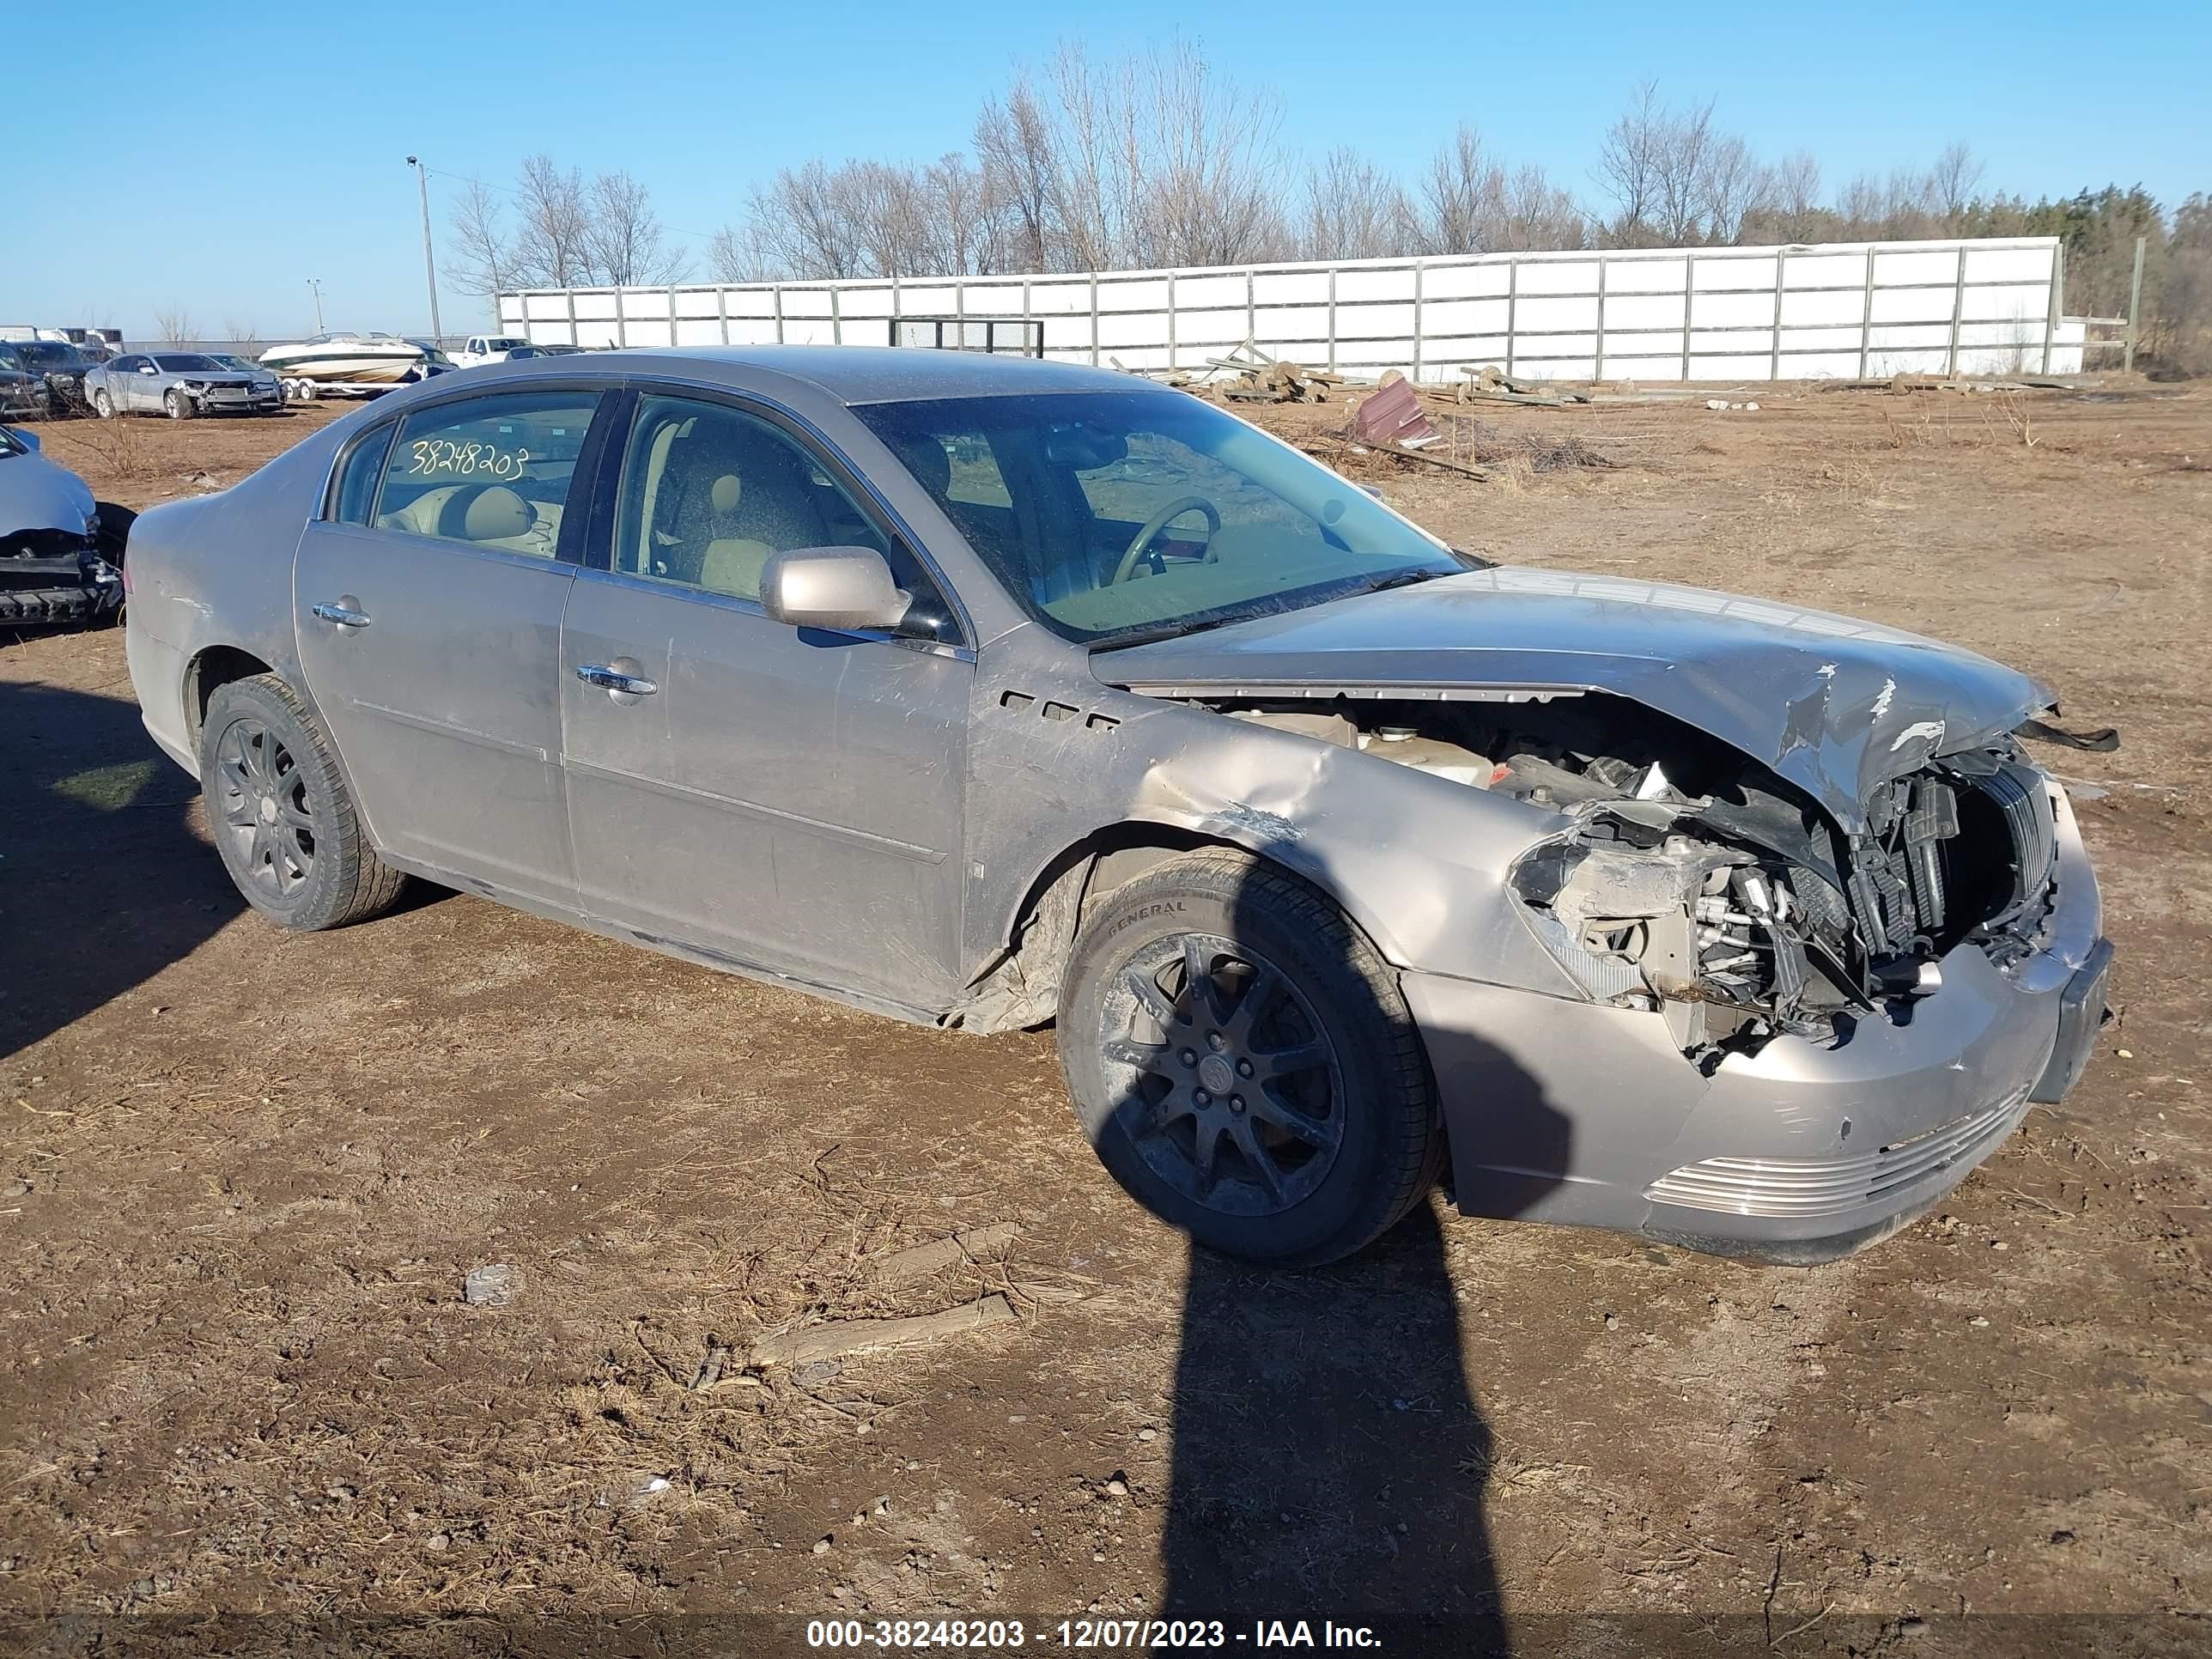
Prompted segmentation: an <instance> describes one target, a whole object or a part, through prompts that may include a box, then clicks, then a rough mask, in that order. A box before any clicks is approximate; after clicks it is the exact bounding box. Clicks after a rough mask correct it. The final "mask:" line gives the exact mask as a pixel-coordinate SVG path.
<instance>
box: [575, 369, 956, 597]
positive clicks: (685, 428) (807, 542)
mask: <svg viewBox="0 0 2212 1659" xmlns="http://www.w3.org/2000/svg"><path fill="white" fill-rule="evenodd" d="M800 547H866V548H869V549H872V550H874V551H875V552H877V553H879V554H881V555H882V556H884V561H885V562H887V563H888V564H890V568H891V574H892V576H893V577H894V579H895V580H896V581H897V583H898V585H899V586H901V587H902V588H904V589H905V590H906V591H907V592H909V593H911V594H913V595H914V597H915V605H914V609H913V612H912V617H913V622H914V624H915V625H914V626H912V627H909V628H904V629H902V630H901V631H902V632H906V633H914V634H919V635H921V636H923V637H927V638H935V639H945V640H953V639H956V638H957V629H954V627H953V625H952V624H951V621H950V618H949V616H948V614H947V612H946V611H945V605H944V603H943V601H942V600H941V599H939V597H938V595H937V592H936V586H935V584H934V583H933V582H932V581H931V580H930V578H929V576H928V574H927V573H926V572H925V571H924V570H923V569H922V568H921V565H920V563H919V562H918V561H916V560H915V558H913V557H912V556H911V555H909V554H908V551H907V550H906V549H905V548H904V547H903V546H902V545H901V544H900V543H899V542H898V540H897V538H896V537H894V536H892V535H890V533H889V532H887V531H885V530H884V528H883V527H882V526H880V525H879V524H878V522H877V521H876V520H875V518H874V516H873V514H872V513H870V512H869V511H868V510H867V509H866V508H865V507H862V506H861V505H860V503H859V502H858V501H855V500H854V498H853V496H852V495H850V494H849V493H848V491H847V490H846V489H844V487H843V486H842V485H841V484H840V483H838V482H837V480H836V478H835V477H833V476H831V474H830V473H829V470H828V469H827V468H826V467H825V466H823V464H822V463H821V462H820V461H819V460H818V459H816V458H815V457H814V456H813V455H812V454H811V453H809V452H808V451H807V450H806V449H805V448H804V447H802V446H800V445H799V443H797V442H796V441H793V439H792V438H791V437H789V436H788V435H786V434H785V433H784V432H782V431H781V430H780V429H779V428H776V427H775V426H773V425H771V424H770V423H769V422H766V421H763V420H761V419H759V418H758V417H757V416H751V415H748V414H745V413H744V412H743V411H741V410H735V409H732V408H730V407H729V406H728V405H726V404H715V403H708V402H705V401H703V400H701V399H696V398H672V397H660V396H656V395H653V394H650V393H648V394H647V395H646V396H645V397H642V398H640V399H639V400H638V405H637V415H636V418H635V420H634V421H633V422H631V425H630V434H629V447H628V449H627V451H626V452H625V453H624V456H623V471H622V488H621V491H620V494H619V495H618V497H617V508H616V515H615V568H616V569H617V571H620V572H622V573H623V574H625V575H631V576H642V577H646V578H647V579H649V580H655V581H668V582H680V583H683V584H684V585H685V586H691V587H696V588H701V589H703V590H704V591H705V592H710V593H720V594H725V595H726V596H728V597H729V598H732V599H751V600H755V601H757V600H758V599H759V598H760V584H761V572H762V569H763V568H764V567H765V566H766V565H767V563H768V562H769V558H770V557H771V556H773V555H775V554H777V553H785V552H789V551H790V550H793V548H800Z"/></svg>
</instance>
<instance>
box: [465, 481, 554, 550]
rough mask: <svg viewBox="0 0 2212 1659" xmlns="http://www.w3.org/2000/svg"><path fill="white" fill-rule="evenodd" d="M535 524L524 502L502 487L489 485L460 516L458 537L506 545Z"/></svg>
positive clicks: (502, 485) (523, 534) (534, 515)
mask: <svg viewBox="0 0 2212 1659" xmlns="http://www.w3.org/2000/svg"><path fill="white" fill-rule="evenodd" d="M537 522H538V515H537V514H536V513H533V512H532V511H531V507H530V503H529V502H528V501H524V500H523V499H522V497H521V496H520V495H516V494H515V493H514V492H513V490H512V489H508V488H507V486H506V485H505V484H493V485H492V486H491V487H490V488H489V489H484V490H482V491H480V492H478V494H477V495H476V496H475V497H474V498H473V499H472V500H471V501H470V502H469V505H468V508H467V510H466V511H465V512H464V513H462V514H461V534H462V535H464V536H465V537H467V538H469V540H471V541H472V542H498V541H506V540H507V539H508V538H511V537H515V536H526V535H528V534H529V533H530V526H532V525H533V524H535V523H537Z"/></svg>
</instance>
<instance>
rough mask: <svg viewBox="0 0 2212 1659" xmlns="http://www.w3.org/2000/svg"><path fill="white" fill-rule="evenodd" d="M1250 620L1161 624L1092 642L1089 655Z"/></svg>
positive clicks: (1206, 619)
mask: <svg viewBox="0 0 2212 1659" xmlns="http://www.w3.org/2000/svg"><path fill="white" fill-rule="evenodd" d="M1250 620H1251V618H1250V617H1194V618H1190V619H1188V620H1185V621H1183V622H1171V623H1159V624H1158V626H1157V627H1153V628H1139V629H1134V630H1133V631H1132V632H1130V633H1127V634H1116V635H1113V636H1112V637H1111V638H1110V639H1103V640H1093V641H1091V647H1090V648H1091V655H1092V656H1094V657H1095V656H1097V654H1098V653H1100V652H1102V651H1119V650H1120V649H1121V647H1124V646H1127V645H1151V644H1152V643H1154V642H1155V641H1159V640H1179V639H1181V638H1182V636H1183V635H1186V634H1203V633H1204V632H1205V631H1206V629H1209V628H1226V627H1227V626H1228V625H1229V624H1230V623H1237V622H1249V621H1250Z"/></svg>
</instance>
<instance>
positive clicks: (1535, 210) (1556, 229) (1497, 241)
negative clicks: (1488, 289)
mask: <svg viewBox="0 0 2212 1659" xmlns="http://www.w3.org/2000/svg"><path fill="white" fill-rule="evenodd" d="M1586 246H1589V219H1588V216H1586V215H1585V214H1584V213H1583V210H1582V209H1581V208H1579V207H1577V205H1576V204H1575V198H1574V197H1573V195H1572V194H1571V192H1569V191H1566V190H1565V189H1564V188H1562V187H1561V186H1560V185H1557V184H1555V183H1553V180H1552V179H1551V177H1550V175H1548V174H1547V173H1545V171H1544V170H1543V168H1541V167H1537V166H1536V165H1534V163H1533V162H1530V163H1527V164H1524V165H1523V166H1522V167H1516V169H1514V172H1513V173H1512V176H1511V177H1510V178H1509V179H1507V180H1506V181H1505V189H1504V194H1503V196H1502V197H1501V198H1500V202H1499V214H1498V223H1497V225H1496V227H1495V228H1494V229H1493V230H1492V233H1491V248H1492V251H1493V252H1499V253H1533V252H1544V251H1546V250H1549V249H1555V248H1575V247H1586Z"/></svg>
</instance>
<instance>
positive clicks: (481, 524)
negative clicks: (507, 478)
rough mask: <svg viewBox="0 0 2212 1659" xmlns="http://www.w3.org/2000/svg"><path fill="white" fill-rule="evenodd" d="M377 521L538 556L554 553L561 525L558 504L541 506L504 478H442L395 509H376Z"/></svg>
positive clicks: (549, 555) (418, 531)
mask: <svg viewBox="0 0 2212 1659" xmlns="http://www.w3.org/2000/svg"><path fill="white" fill-rule="evenodd" d="M378 522H379V523H380V525H381V526H383V527H385V528H386V529H391V530H404V531H408V532H411V533H413V534H415V535H417V536H437V537H441V538H443V539H445V540H447V541H455V542H473V543H475V544H477V545H479V546H483V547H501V548H505V549H507V550H508V551H510V552H514V553H529V554H532V555H535V556H538V557H540V558H550V557H552V556H553V550H554V544H556V542H557V541H558V539H559V538H560V531H561V520H560V515H559V513H558V511H557V510H556V509H550V508H546V507H539V506H538V505H537V504H536V503H534V502H532V501H529V500H527V499H526V498H525V497H523V496H522V495H518V494H516V493H515V492H514V491H513V490H512V489H508V488H507V486H506V485H505V484H490V485H483V484H469V483H458V484H442V485H441V486H439V488H437V489H429V490H425V491H424V492H423V493H422V495H418V496H416V498H415V499H414V500H413V501H410V502H409V503H408V504H407V505H406V506H405V507H402V508H400V509H399V510H398V512H396V513H383V514H381V515H380V517H379V520H378Z"/></svg>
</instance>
